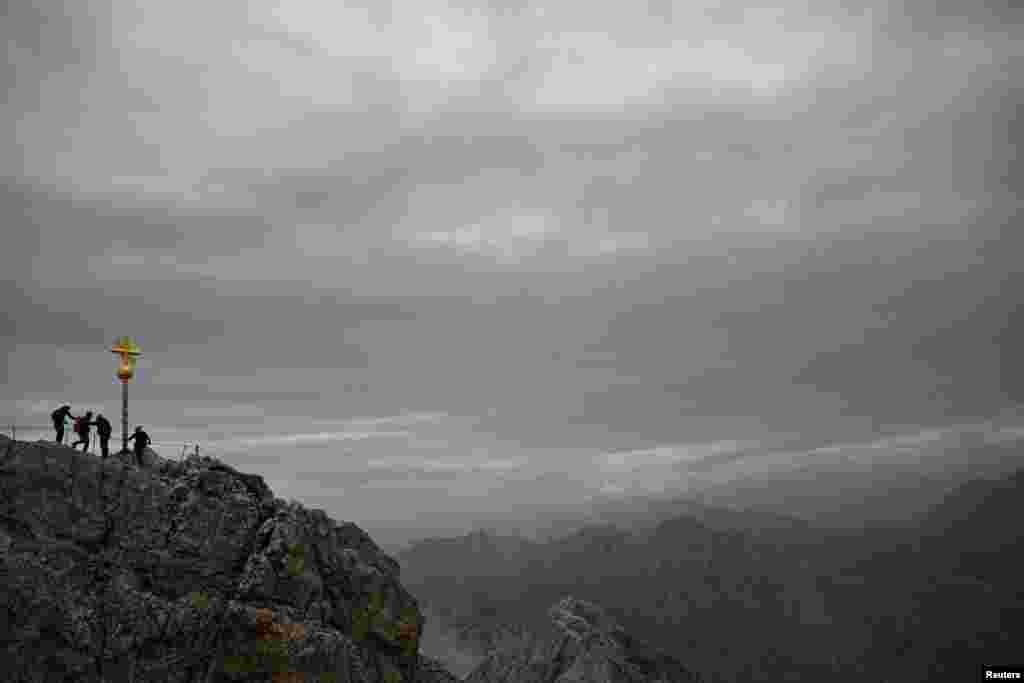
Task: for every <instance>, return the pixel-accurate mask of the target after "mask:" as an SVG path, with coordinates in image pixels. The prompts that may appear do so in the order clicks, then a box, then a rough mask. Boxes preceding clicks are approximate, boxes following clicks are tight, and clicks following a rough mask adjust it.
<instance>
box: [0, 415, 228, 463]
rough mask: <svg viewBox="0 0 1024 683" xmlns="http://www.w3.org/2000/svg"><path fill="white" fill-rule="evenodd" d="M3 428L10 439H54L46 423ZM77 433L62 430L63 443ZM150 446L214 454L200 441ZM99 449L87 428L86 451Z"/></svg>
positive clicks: (182, 453)
mask: <svg viewBox="0 0 1024 683" xmlns="http://www.w3.org/2000/svg"><path fill="white" fill-rule="evenodd" d="M3 429H4V432H5V433H6V435H7V436H9V437H10V438H11V439H12V440H15V441H16V440H18V439H19V438H20V439H21V440H22V441H39V440H42V441H53V440H54V439H55V436H56V434H55V432H54V429H53V425H52V424H48V425H38V424H35V425H32V424H18V423H16V422H10V421H5V422H4V423H3ZM77 436H78V435H77V434H76V433H75V431H74V429H72V428H71V427H70V426H69V427H67V428H65V430H64V445H66V446H70V445H71V444H72V443H74V442H75V440H76V438H77ZM110 440H111V441H112V442H118V443H119V442H120V440H121V439H120V435H114V436H112V437H111V439H110ZM149 445H150V447H152V448H153V449H157V448H160V449H171V450H172V452H174V451H179V455H178V457H179V459H182V460H183V459H184V458H185V456H186V455H188V454H190V453H191V454H193V455H195V456H196V457H198V456H199V455H200V453H201V452H202V453H203V454H205V455H215V453H213V452H211V451H210V450H209V449H208V448H206V447H204V446H203V444H202V442H200V441H196V440H192V441H162V440H161V441H157V440H155V439H154V440H153V441H152V442H150V444H149ZM94 448H95V449H97V450H98V449H99V436H98V435H97V434H96V430H95V429H90V430H89V444H88V445H87V446H86V447H85V452H86V453H92V452H93V449H94Z"/></svg>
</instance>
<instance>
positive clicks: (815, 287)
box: [0, 0, 1024, 530]
mask: <svg viewBox="0 0 1024 683" xmlns="http://www.w3.org/2000/svg"><path fill="white" fill-rule="evenodd" d="M769 2H770V0H769ZM1011 4H1012V3H1011V2H1010V1H1009V0H1002V2H989V1H985V2H981V1H978V2H963V1H953V0H929V1H922V2H915V3H912V4H906V3H904V4H901V3H893V2H889V1H888V0H886V1H882V0H868V1H867V2H861V3H853V4H851V3H842V2H837V1H834V0H815V2H809V1H808V2H797V1H791V2H790V1H786V0H777V1H776V2H774V3H772V4H770V5H752V4H746V3H740V2H731V1H730V0H726V1H725V2H701V1H693V0H690V1H687V2H671V1H670V0H648V1H647V2H593V1H592V0H591V1H589V2H583V1H581V0H564V1H563V2H559V3H531V2H528V1H526V0H501V1H500V2H492V3H490V4H489V5H483V4H478V3H473V2H449V1H446V0H415V1H413V0H391V1H390V2H389V1H387V0H373V1H372V2H370V1H369V0H359V1H356V2H342V1H340V0H339V1H337V2H335V1H331V2H327V1H325V0H320V1H317V0H286V1H285V0H279V1H277V0H275V1H272V0H251V1H249V2H244V1H241V0H219V1H218V2H213V3H211V2H197V1H193V0H177V1H176V2H164V1H159V2H158V1H157V0H132V1H131V2H128V1H114V2H111V1H109V0H104V1H102V2H101V1H98V0H97V1H91V0H77V1H75V2H65V3H60V2H56V1H54V2H42V1H40V0H19V1H18V2H11V3H6V7H7V9H6V10H5V12H6V14H5V15H4V16H3V19H2V21H0V37H2V40H3V44H4V46H5V50H6V53H7V55H6V57H7V60H6V64H7V65H8V68H6V69H4V70H3V72H2V79H3V81H2V85H3V90H4V92H5V93H6V97H5V98H4V99H3V100H2V103H0V172H2V182H3V184H2V189H0V192H2V194H0V220H2V224H3V229H2V235H3V237H2V243H0V286H2V288H3V290H2V291H3V301H4V307H3V317H2V318H0V334H2V346H3V352H4V358H5V362H4V365H3V387H4V394H3V396H2V397H0V416H10V419H11V420H13V421H19V422H24V423H27V424H46V422H47V417H46V416H47V415H48V413H49V411H50V410H52V408H53V407H54V406H55V405H57V404H59V402H62V401H68V402H70V403H72V405H73V406H74V407H75V409H76V410H84V409H85V408H92V409H94V410H96V409H99V410H104V411H106V412H107V414H108V415H111V416H116V415H117V414H118V402H119V393H118V387H117V383H116V381H115V380H114V379H113V371H114V367H115V363H114V359H113V357H112V356H111V354H109V353H107V352H106V351H105V347H106V346H109V344H110V342H111V340H112V339H113V338H114V337H115V336H117V335H120V334H132V335H134V336H136V338H137V339H138V341H139V343H140V345H141V346H142V349H143V352H144V354H145V356H144V358H143V359H142V360H141V361H140V369H139V372H138V375H137V378H136V379H135V380H134V382H133V383H132V385H131V387H130V391H131V395H132V397H133V402H132V418H133V419H132V422H133V424H134V423H141V424H144V425H146V426H147V428H149V431H150V433H151V434H152V435H153V437H154V439H155V440H156V441H157V442H158V443H164V444H173V443H175V442H179V441H190V440H194V439H199V440H201V441H202V442H203V443H204V444H206V445H207V446H208V448H209V450H210V452H217V453H222V454H224V457H225V459H227V460H229V461H231V462H234V463H235V464H238V465H240V466H243V467H244V468H246V469H249V470H252V471H257V472H259V473H261V474H264V475H265V476H266V477H267V479H268V481H269V482H270V483H271V485H272V486H273V487H274V489H275V492H276V493H277V494H278V495H281V496H285V497H292V498H297V499H300V500H303V501H305V502H309V503H310V504H314V505H319V506H323V507H326V508H327V509H328V510H329V511H330V512H331V513H332V514H334V515H336V516H338V517H340V518H344V519H353V520H356V521H359V522H361V523H364V524H365V525H366V526H367V527H368V528H370V529H371V530H372V529H373V528H374V525H375V524H384V523H390V522H395V523H397V522H400V521H403V520H409V519H411V518H413V517H415V518H416V519H417V520H419V521H420V522H422V523H423V524H429V523H434V522H435V521H436V522H437V523H440V522H439V521H438V520H442V519H444V520H448V521H451V520H456V519H457V520H462V521H465V520H472V519H473V518H474V515H478V514H483V512H484V511H485V510H491V511H494V510H503V509H506V508H508V509H511V508H512V507H514V506H516V505H529V504H541V503H556V502H559V501H571V500H577V499H580V498H582V497H585V496H587V495H592V494H593V493H595V492H597V491H600V490H602V489H604V490H605V491H623V490H631V487H634V486H637V485H641V484H643V483H644V482H646V483H648V484H649V483H650V482H651V481H653V480H657V481H658V482H659V483H660V485H669V486H675V485H678V486H679V487H684V486H685V485H686V476H685V472H680V470H679V468H674V469H672V470H671V471H672V472H674V475H673V477H674V478H672V479H669V480H667V481H666V480H665V479H664V477H665V470H664V468H659V462H661V463H662V464H663V461H666V459H667V460H668V461H671V462H673V463H676V464H678V463H679V462H689V461H690V460H693V461H696V460H701V459H704V458H706V457H708V456H714V457H717V458H722V457H725V459H726V461H727V462H729V463H731V464H730V465H729V466H730V467H739V465H736V464H735V463H737V462H742V460H740V461H737V460H734V459H732V460H730V459H729V458H728V457H727V456H728V454H729V453H735V452H739V451H743V450H750V449H754V450H757V449H758V448H762V449H763V448H768V447H772V448H776V447H781V445H787V447H789V446H792V445H793V444H799V445H801V447H805V448H807V449H812V450H811V451H810V452H812V453H813V452H815V451H813V449H820V448H822V447H824V446H825V445H827V444H829V443H879V441H878V440H879V439H884V437H885V435H887V434H888V435H892V434H909V435H911V436H910V437H908V438H911V439H913V438H914V437H913V435H914V434H919V433H923V434H928V433H931V432H929V431H928V430H934V429H942V428H945V427H947V426H948V425H952V424H964V423H972V421H973V422H983V421H985V420H988V419H990V418H991V417H993V416H994V415H998V414H1002V413H1004V412H1005V411H1006V410H1008V409H1012V407H1013V406H1014V405H1017V404H1020V403H1022V402H1024V385H1022V374H1021V373H1022V366H1021V363H1020V360H1019V359H1020V349H1021V348H1024V335H1022V323H1021V317H1020V316H1021V313H1019V312H1015V310H1014V308H1015V305H1016V304H1017V303H1019V298H1020V296H1019V294H1020V292H1022V291H1024V278H1022V276H1021V272H1022V271H1024V268H1022V267H1021V258H1022V256H1021V255H1022V254H1024V236H1022V235H1021V229H1020V213H1019V211H1020V208H1021V197H1020V195H1019V188H1020V187H1021V186H1022V181H1024V177H1022V173H1021V166H1020V159H1021V156H1022V155H1021V154H1020V150H1019V148H1018V143H1019V138H1020V121H1019V120H1018V118H1017V115H1018V112H1019V110H1020V107H1021V104H1022V102H1024V100H1022V96H1021V85H1022V79H1021V74H1022V73H1024V68H1022V66H1024V64H1022V58H1024V46H1022V40H1021V37H1022V26H1024V25H1022V20H1024V18H1022V14H1021V11H1020V10H1014V9H1011V7H1010V6H1011ZM853 5H856V7H855V8H853ZM175 448H176V446H171V445H167V446H164V452H165V453H166V452H167V451H171V452H174V450H175ZM652 454H653V455H652ZM634 456H635V457H634ZM752 460H753V459H748V461H752ZM708 462H714V461H713V460H709V461H708ZM648 465H650V467H648ZM701 467H703V468H704V469H705V470H706V469H707V464H705V465H702V466H701Z"/></svg>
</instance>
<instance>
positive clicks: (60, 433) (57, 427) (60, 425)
mask: <svg viewBox="0 0 1024 683" xmlns="http://www.w3.org/2000/svg"><path fill="white" fill-rule="evenodd" d="M70 417H71V406H61V407H60V408H57V410H55V411H53V412H52V413H50V419H52V420H53V431H55V432H57V443H59V444H63V443H64V423H66V422H67V420H68V418H70Z"/></svg>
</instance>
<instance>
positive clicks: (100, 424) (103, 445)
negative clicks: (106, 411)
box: [93, 413, 114, 460]
mask: <svg viewBox="0 0 1024 683" xmlns="http://www.w3.org/2000/svg"><path fill="white" fill-rule="evenodd" d="M93 424H94V425H96V434H97V436H99V437H100V452H101V453H102V454H103V459H104V460H106V459H107V456H109V455H110V434H111V433H112V432H113V431H114V430H113V427H111V425H110V420H108V419H107V418H105V417H103V413H100V414H99V415H97V416H96V421H95V422H94V423H93Z"/></svg>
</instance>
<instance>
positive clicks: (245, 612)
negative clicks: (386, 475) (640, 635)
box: [0, 437, 456, 683]
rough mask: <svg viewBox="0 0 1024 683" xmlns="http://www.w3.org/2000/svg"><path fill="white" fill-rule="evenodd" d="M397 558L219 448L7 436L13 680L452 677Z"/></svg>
mask: <svg viewBox="0 0 1024 683" xmlns="http://www.w3.org/2000/svg"><path fill="white" fill-rule="evenodd" d="M398 577H399V567H398V563H397V562H395V561H394V560H393V559H392V558H390V557H388V556H387V555H385V554H384V553H383V552H381V550H380V549H379V548H378V547H377V545H376V544H375V543H374V542H373V540H372V539H371V538H370V537H369V536H368V535H367V534H366V533H365V532H364V531H363V530H362V529H360V528H359V527H358V526H356V525H355V524H352V523H350V522H341V523H339V522H336V521H334V520H332V519H330V518H329V517H328V516H327V515H326V514H325V513H324V512H323V511H322V510H308V509H306V508H304V507H303V506H302V505H300V504H298V503H295V502H286V501H284V500H281V499H279V498H275V497H274V496H273V494H272V493H271V491H270V489H269V488H268V487H267V485H266V483H265V482H264V481H263V479H262V478H261V477H259V476H255V475H249V474H244V473H242V472H239V471H237V470H235V469H234V468H232V467H229V466H228V465H226V464H224V463H222V462H219V461H217V460H216V459H212V458H188V459H186V460H184V461H182V462H175V461H167V460H162V459H160V460H159V461H158V462H156V463H155V464H154V465H153V466H152V467H146V468H142V469H138V468H134V467H130V466H126V465H125V464H123V463H121V462H119V461H117V460H115V459H110V460H106V461H104V460H101V459H99V458H97V457H95V456H91V455H86V454H83V453H77V452H75V451H74V450H72V449H71V448H69V447H66V446H61V445H57V444H55V443H50V442H45V441H39V442H35V443H26V442H21V441H12V440H10V439H8V438H6V437H0V609H2V610H3V615H4V618H2V619H0V639H2V643H3V644H2V647H3V650H2V654H0V658H2V659H3V661H4V662H5V671H4V680H5V681H9V682H10V683H41V682H42V681H46V682H47V683H51V682H52V683H57V682H63V681H67V682H68V683H71V682H72V681H74V682H75V683H121V682H124V683H129V682H131V683H228V682H229V681H268V680H269V681H279V682H285V681H287V682H289V683H290V682H293V681H316V683H329V682H331V681H334V682H338V683H340V682H341V681H345V682H346V683H451V682H452V681H455V680H456V679H455V677H454V676H452V675H451V674H450V673H448V672H446V671H444V669H443V668H441V667H440V666H439V665H438V664H437V662H434V661H431V660H429V659H427V658H425V657H422V656H421V655H420V654H419V640H420V635H421V634H422V632H423V625H424V618H423V616H422V613H421V612H420V609H419V605H418V603H417V601H416V599H415V598H413V596H412V595H411V594H410V593H409V592H408V591H407V590H406V589H405V588H404V587H403V586H402V584H401V583H400V582H399V578H398Z"/></svg>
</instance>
